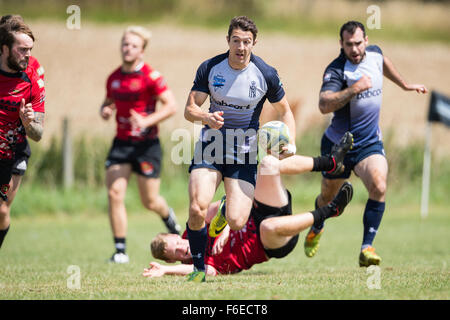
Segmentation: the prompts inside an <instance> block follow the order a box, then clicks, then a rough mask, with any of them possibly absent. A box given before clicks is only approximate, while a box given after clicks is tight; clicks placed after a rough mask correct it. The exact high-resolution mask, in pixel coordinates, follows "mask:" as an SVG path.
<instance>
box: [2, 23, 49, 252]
mask: <svg viewBox="0 0 450 320" xmlns="http://www.w3.org/2000/svg"><path fill="white" fill-rule="evenodd" d="M33 46H34V36H33V33H32V31H31V29H30V28H29V27H28V26H27V25H26V24H25V23H24V22H23V20H22V18H21V17H20V16H11V15H8V16H3V17H2V18H1V19H0V52H1V57H0V59H1V60H0V61H1V62H0V196H1V199H0V247H1V245H2V243H3V240H4V238H5V236H6V234H7V232H8V230H9V227H10V208H11V204H12V202H13V200H14V198H15V196H16V194H17V191H18V189H19V185H20V182H21V180H22V176H23V174H24V173H25V171H26V169H27V163H28V159H29V157H30V155H31V151H30V147H29V145H28V141H27V137H29V138H30V139H32V140H34V141H39V140H41V138H42V134H43V129H44V112H45V108H44V101H45V88H44V81H43V79H41V78H40V77H39V74H38V72H37V70H36V69H35V68H34V67H31V66H30V63H31V61H32V57H31V49H32V48H33ZM35 64H36V62H34V65H35Z"/></svg>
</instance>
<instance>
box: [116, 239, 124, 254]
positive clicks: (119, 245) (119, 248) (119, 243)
mask: <svg viewBox="0 0 450 320" xmlns="http://www.w3.org/2000/svg"><path fill="white" fill-rule="evenodd" d="M114 246H115V247H116V253H125V250H126V248H127V245H126V240H125V238H116V237H114Z"/></svg>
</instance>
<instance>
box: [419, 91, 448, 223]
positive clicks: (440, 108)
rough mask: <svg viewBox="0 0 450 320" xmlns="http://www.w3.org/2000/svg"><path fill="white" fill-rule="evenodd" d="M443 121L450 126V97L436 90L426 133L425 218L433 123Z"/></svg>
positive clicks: (424, 170) (424, 213)
mask: <svg viewBox="0 0 450 320" xmlns="http://www.w3.org/2000/svg"><path fill="white" fill-rule="evenodd" d="M432 122H442V123H443V124H445V125H446V126H448V127H450V98H449V97H446V96H444V95H443V94H440V93H437V92H436V91H432V92H431V100H430V108H429V110H428V124H427V128H426V134H425V151H424V155H423V170H422V200H421V212H420V215H421V217H422V218H423V219H425V218H426V217H427V216H428V200H429V192H430V171H431V124H432Z"/></svg>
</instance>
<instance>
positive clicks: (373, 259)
mask: <svg viewBox="0 0 450 320" xmlns="http://www.w3.org/2000/svg"><path fill="white" fill-rule="evenodd" d="M355 173H356V174H357V175H358V176H359V177H360V178H361V180H362V181H363V183H364V185H365V187H366V188H367V191H368V192H369V199H368V200H367V203H366V207H365V210H364V216H363V224H364V236H363V242H362V246H361V254H360V265H361V266H369V265H372V264H379V263H380V262H381V258H380V257H379V256H378V255H377V254H376V253H375V251H374V248H373V246H372V243H373V241H374V239H375V235H376V233H377V231H378V228H379V226H380V223H381V220H382V218H383V213H384V210H385V196H386V181H387V174H388V164H387V161H386V158H385V157H384V155H382V154H373V155H370V156H369V157H367V158H365V159H364V160H362V161H361V162H359V163H358V164H357V165H356V166H355Z"/></svg>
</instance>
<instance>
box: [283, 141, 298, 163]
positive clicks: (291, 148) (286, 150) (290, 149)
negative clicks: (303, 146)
mask: <svg viewBox="0 0 450 320" xmlns="http://www.w3.org/2000/svg"><path fill="white" fill-rule="evenodd" d="M296 152H297V147H296V146H295V145H294V144H287V145H284V146H283V147H282V148H281V152H280V154H279V159H280V160H283V159H286V158H288V157H290V156H293V155H294V154H295V153H296Z"/></svg>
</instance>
